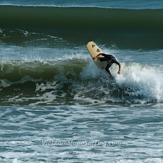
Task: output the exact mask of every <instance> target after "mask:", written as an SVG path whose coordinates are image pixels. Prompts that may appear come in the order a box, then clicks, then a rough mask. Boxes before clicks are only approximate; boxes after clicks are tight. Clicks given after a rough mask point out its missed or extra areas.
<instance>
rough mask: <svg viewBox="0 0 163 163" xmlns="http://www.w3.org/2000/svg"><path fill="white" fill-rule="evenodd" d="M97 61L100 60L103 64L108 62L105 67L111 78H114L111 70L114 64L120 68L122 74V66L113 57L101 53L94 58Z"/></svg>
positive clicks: (119, 71)
mask: <svg viewBox="0 0 163 163" xmlns="http://www.w3.org/2000/svg"><path fill="white" fill-rule="evenodd" d="M96 59H98V60H100V61H101V62H103V61H107V66H106V67H105V70H106V71H107V72H108V73H109V75H110V77H111V78H113V76H112V74H111V72H110V70H109V68H110V67H111V65H112V64H113V63H116V64H117V65H118V66H119V69H118V74H120V73H121V64H120V63H119V62H118V61H117V59H116V58H115V57H114V56H113V55H110V54H104V53H99V54H98V55H97V56H96V57H94V58H93V60H96Z"/></svg>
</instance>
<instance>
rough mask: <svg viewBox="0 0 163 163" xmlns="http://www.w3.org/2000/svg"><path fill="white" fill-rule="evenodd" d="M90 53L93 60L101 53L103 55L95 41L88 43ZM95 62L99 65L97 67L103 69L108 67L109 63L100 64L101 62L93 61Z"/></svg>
mask: <svg viewBox="0 0 163 163" xmlns="http://www.w3.org/2000/svg"><path fill="white" fill-rule="evenodd" d="M86 47H87V49H88V52H89V54H90V56H91V57H92V59H93V58H94V57H96V56H97V55H98V54H99V53H102V50H101V49H100V48H99V47H98V46H97V44H96V43H95V42H94V41H90V42H88V43H87V45H86ZM93 61H94V62H95V64H96V65H97V67H99V68H101V69H103V68H105V67H106V65H107V62H106V61H104V62H100V61H99V60H93Z"/></svg>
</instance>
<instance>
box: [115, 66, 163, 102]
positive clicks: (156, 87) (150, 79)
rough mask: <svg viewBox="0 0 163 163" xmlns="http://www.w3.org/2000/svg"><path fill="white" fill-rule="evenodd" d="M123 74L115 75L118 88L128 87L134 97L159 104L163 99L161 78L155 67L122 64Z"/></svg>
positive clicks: (162, 79)
mask: <svg viewBox="0 0 163 163" xmlns="http://www.w3.org/2000/svg"><path fill="white" fill-rule="evenodd" d="M122 66H123V74H122V75H120V76H119V75H117V77H116V81H117V83H118V85H119V86H121V87H122V86H123V87H128V88H131V89H132V90H133V92H132V93H133V94H134V95H136V96H144V97H147V98H149V99H154V100H156V101H157V102H160V101H161V99H162V97H163V77H162V75H161V72H160V71H159V69H158V68H157V67H154V66H152V67H150V66H145V65H144V66H143V65H141V64H131V65H125V64H123V65H122Z"/></svg>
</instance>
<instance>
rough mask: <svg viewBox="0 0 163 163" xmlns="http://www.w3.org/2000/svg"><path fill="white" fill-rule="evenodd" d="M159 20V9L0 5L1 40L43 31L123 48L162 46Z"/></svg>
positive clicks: (20, 38)
mask: <svg viewBox="0 0 163 163" xmlns="http://www.w3.org/2000/svg"><path fill="white" fill-rule="evenodd" d="M162 19H163V10H162V9H142V10H129V9H109V8H95V7H30V6H0V21H1V25H0V28H1V30H0V36H1V37H0V41H2V42H5V41H6V42H7V41H8V42H13V43H14V42H15V40H16V41H18V42H22V41H24V40H27V41H28V40H30V39H34V38H35V37H36V38H39V37H41V36H42V35H43V34H45V35H51V36H56V37H58V38H63V39H64V40H68V41H71V42H78V43H80V42H81V43H83V42H88V41H89V40H90V38H91V39H92V40H103V41H105V42H114V43H115V42H116V44H117V45H120V46H122V47H123V46H129V47H130V46H137V47H141V46H142V47H148V48H150V47H151V48H162V41H163V31H162V29H163V22H162ZM22 31H25V32H24V34H23V35H22ZM36 33H37V34H36ZM39 33H40V34H39ZM47 38H48V37H47ZM124 40H125V41H124Z"/></svg>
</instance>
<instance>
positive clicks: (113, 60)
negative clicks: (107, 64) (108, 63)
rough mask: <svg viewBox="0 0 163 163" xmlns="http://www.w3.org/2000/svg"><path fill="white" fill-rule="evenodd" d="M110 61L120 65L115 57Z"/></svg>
mask: <svg viewBox="0 0 163 163" xmlns="http://www.w3.org/2000/svg"><path fill="white" fill-rule="evenodd" d="M112 63H116V64H117V65H120V63H119V62H118V61H117V60H116V59H115V58H114V59H112Z"/></svg>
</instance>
